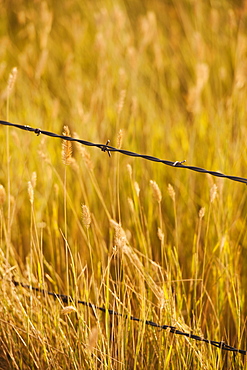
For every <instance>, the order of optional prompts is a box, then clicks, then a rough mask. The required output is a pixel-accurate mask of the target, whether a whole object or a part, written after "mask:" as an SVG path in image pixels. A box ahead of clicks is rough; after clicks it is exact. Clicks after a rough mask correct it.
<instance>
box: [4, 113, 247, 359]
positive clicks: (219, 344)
mask: <svg viewBox="0 0 247 370" xmlns="http://www.w3.org/2000/svg"><path fill="white" fill-rule="evenodd" d="M0 124H1V125H5V126H12V127H16V128H19V129H21V130H25V131H30V132H34V133H35V134H37V135H38V136H39V135H40V134H43V135H46V136H50V137H54V138H59V139H63V140H68V141H74V142H78V143H80V144H82V145H86V146H91V147H97V148H99V149H101V150H102V151H103V152H107V153H108V155H109V156H110V153H111V152H118V153H121V154H124V155H127V156H130V157H136V158H143V159H146V160H148V161H153V162H159V163H163V164H165V165H167V166H171V167H176V168H183V169H188V170H191V171H196V172H201V173H208V174H210V175H212V176H216V177H223V178H227V179H229V180H232V181H237V182H242V183H244V184H247V179H246V178H243V177H238V176H230V175H224V174H223V173H220V172H216V171H210V170H206V169H204V168H200V167H195V166H187V165H184V164H183V163H184V162H185V161H175V162H174V161H167V160H163V159H159V158H156V157H153V156H150V155H145V154H138V153H135V152H131V151H129V150H124V149H117V148H115V147H112V146H110V145H108V144H109V140H108V141H107V143H106V144H96V143H92V142H90V141H85V140H81V139H75V138H72V137H69V136H62V135H57V134H55V133H54V132H50V131H45V130H41V129H39V128H33V127H30V126H27V125H20V124H17V123H11V122H7V121H2V120H0ZM12 283H13V284H14V285H15V286H22V287H23V288H26V289H29V290H33V291H36V292H40V293H42V294H44V295H45V294H47V295H50V296H52V297H54V298H56V299H60V300H61V301H63V302H64V303H69V302H74V303H77V304H82V305H84V306H87V307H89V308H91V309H93V310H99V311H101V312H104V313H106V312H108V313H109V314H110V315H114V316H119V317H123V318H126V319H129V320H132V321H136V322H141V323H143V324H146V325H149V326H153V327H156V328H159V329H161V330H169V331H170V332H171V333H173V334H177V335H182V336H185V337H188V338H191V339H194V340H197V341H201V342H204V343H208V344H211V345H212V346H215V347H217V348H220V349H222V350H225V351H231V352H236V353H240V354H242V355H246V354H247V351H245V350H242V349H237V348H234V347H232V346H229V345H228V344H226V343H225V342H223V341H221V342H217V341H214V340H209V339H205V338H202V337H200V336H198V335H194V334H191V333H185V332H182V331H180V330H178V329H176V327H174V326H171V325H159V324H157V323H155V322H153V321H149V320H141V319H139V318H137V317H134V316H130V315H124V314H121V313H119V312H116V311H114V310H111V309H107V308H104V307H99V306H96V305H94V304H92V303H90V302H85V301H81V300H75V299H74V298H72V297H69V296H67V295H64V294H57V293H54V292H49V291H46V290H44V289H40V288H35V287H33V286H31V285H27V284H23V283H21V282H17V281H12Z"/></svg>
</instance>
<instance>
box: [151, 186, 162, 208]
mask: <svg viewBox="0 0 247 370" xmlns="http://www.w3.org/2000/svg"><path fill="white" fill-rule="evenodd" d="M150 185H151V188H152V190H153V197H154V199H156V200H157V202H158V203H160V202H161V201H162V194H161V191H160V188H159V186H158V184H157V182H155V181H153V180H150Z"/></svg>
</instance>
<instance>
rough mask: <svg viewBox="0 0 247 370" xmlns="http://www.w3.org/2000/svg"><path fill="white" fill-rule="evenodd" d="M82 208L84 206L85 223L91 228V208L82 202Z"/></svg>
mask: <svg viewBox="0 0 247 370" xmlns="http://www.w3.org/2000/svg"><path fill="white" fill-rule="evenodd" d="M81 208H82V222H83V225H84V226H85V227H86V228H87V229H89V227H90V225H91V214H90V211H89V208H88V206H86V205H85V204H82V206H81Z"/></svg>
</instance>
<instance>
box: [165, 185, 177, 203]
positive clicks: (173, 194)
mask: <svg viewBox="0 0 247 370" xmlns="http://www.w3.org/2000/svg"><path fill="white" fill-rule="evenodd" d="M167 190H168V194H169V195H170V197H171V198H172V200H173V202H175V197H176V193H175V190H174V187H173V186H172V185H171V184H168V187H167Z"/></svg>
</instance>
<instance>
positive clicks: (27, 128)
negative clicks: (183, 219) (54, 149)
mask: <svg viewBox="0 0 247 370" xmlns="http://www.w3.org/2000/svg"><path fill="white" fill-rule="evenodd" d="M0 124H1V125H5V126H12V127H16V128H19V129H21V130H25V131H31V132H34V133H35V134H37V135H40V134H43V135H46V136H50V137H54V138H59V139H63V140H68V141H75V142H77V143H80V144H82V145H86V146H91V147H97V148H99V149H101V150H102V151H103V152H107V153H108V155H109V156H110V153H111V152H118V153H121V154H124V155H127V156H130V157H136V158H143V159H146V160H148V161H152V162H159V163H163V164H165V165H167V166H171V167H175V168H183V169H187V170H191V171H195V172H201V173H208V174H210V175H212V176H216V177H223V178H226V179H229V180H232V181H237V182H242V183H244V184H247V178H244V177H239V176H231V175H224V174H223V173H221V172H216V171H210V170H206V169H204V168H200V167H195V166H187V165H184V164H183V163H184V162H185V161H175V162H174V161H167V160H164V159H159V158H156V157H152V156H151V155H146V154H138V153H135V152H131V151H129V150H124V149H117V148H114V147H113V146H110V145H108V143H109V140H108V141H107V143H106V144H95V143H92V142H90V141H85V140H81V139H75V138H73V137H70V136H63V135H57V134H55V133H54V132H50V131H45V130H41V129H39V128H33V127H30V126H27V125H20V124H17V123H11V122H7V121H1V120H0Z"/></svg>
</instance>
